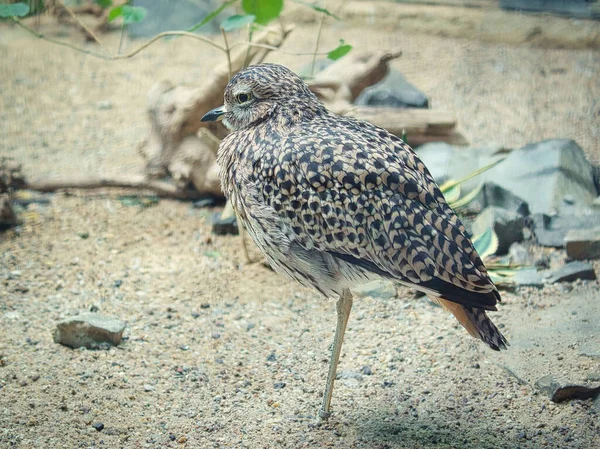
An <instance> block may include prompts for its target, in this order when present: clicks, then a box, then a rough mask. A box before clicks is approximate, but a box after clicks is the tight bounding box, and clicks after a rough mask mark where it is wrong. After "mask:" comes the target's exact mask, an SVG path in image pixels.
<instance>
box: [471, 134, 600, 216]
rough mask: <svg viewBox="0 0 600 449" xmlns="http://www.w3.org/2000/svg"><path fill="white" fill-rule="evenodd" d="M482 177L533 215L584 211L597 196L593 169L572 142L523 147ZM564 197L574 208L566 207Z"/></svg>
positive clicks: (551, 141) (550, 141)
mask: <svg viewBox="0 0 600 449" xmlns="http://www.w3.org/2000/svg"><path fill="white" fill-rule="evenodd" d="M482 176H483V177H484V178H485V180H486V182H487V181H491V182H494V183H495V184H497V185H499V186H501V187H503V188H505V189H506V190H509V191H510V192H512V193H513V194H515V195H517V196H519V197H521V198H523V200H525V201H526V202H527V204H528V205H529V209H530V210H531V213H533V214H536V213H542V214H547V215H554V214H555V213H556V212H559V211H560V210H561V208H563V207H566V206H568V207H567V208H568V209H569V211H573V210H583V209H586V208H589V207H590V206H591V205H592V203H593V201H594V199H595V198H596V196H598V192H597V191H596V186H595V184H594V167H593V166H592V164H590V163H589V162H588V160H587V159H586V156H585V153H584V152H583V150H582V149H581V148H580V147H579V146H578V145H577V144H576V143H575V142H574V141H572V140H564V139H554V140H545V141H542V142H538V143H532V144H529V145H526V146H524V147H522V148H519V149H517V150H514V151H512V152H511V153H510V154H509V155H508V157H507V158H506V159H505V160H504V161H503V162H502V163H501V164H498V165H497V166H495V167H494V168H492V169H490V170H489V171H487V172H485V173H483V174H482ZM565 197H567V199H568V200H569V201H571V202H574V204H570V205H565V203H564V201H563V199H564V198H565Z"/></svg>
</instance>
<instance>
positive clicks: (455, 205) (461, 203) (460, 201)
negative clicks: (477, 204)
mask: <svg viewBox="0 0 600 449" xmlns="http://www.w3.org/2000/svg"><path fill="white" fill-rule="evenodd" d="M456 187H458V186H456ZM481 189H483V181H482V182H480V183H479V185H478V186H477V187H475V188H474V189H473V190H471V191H470V192H469V193H467V194H466V195H465V196H463V197H462V198H457V199H456V200H455V201H452V202H451V201H448V204H449V205H450V207H451V208H452V209H460V208H461V207H465V206H466V205H467V204H469V203H470V202H471V201H473V200H474V199H475V198H477V195H479V192H481Z"/></svg>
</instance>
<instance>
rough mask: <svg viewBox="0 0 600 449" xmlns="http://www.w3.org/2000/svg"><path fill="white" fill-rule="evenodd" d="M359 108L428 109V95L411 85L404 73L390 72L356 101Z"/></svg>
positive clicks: (363, 92) (362, 93)
mask: <svg viewBox="0 0 600 449" xmlns="http://www.w3.org/2000/svg"><path fill="white" fill-rule="evenodd" d="M354 104H357V105H359V106H387V107H394V108H401V107H410V108H427V107H429V99H428V98H427V95H425V94H424V93H423V92H421V91H420V90H419V89H417V88H416V87H415V86H413V85H412V84H411V83H409V82H408V81H407V80H406V78H405V77H404V75H402V73H400V72H398V71H397V70H394V69H392V70H390V71H389V73H388V74H387V76H386V77H385V78H384V79H383V80H381V81H380V82H379V83H377V84H375V85H373V86H370V87H368V88H366V89H365V90H364V91H362V92H361V94H360V95H359V96H358V97H357V98H356V100H354Z"/></svg>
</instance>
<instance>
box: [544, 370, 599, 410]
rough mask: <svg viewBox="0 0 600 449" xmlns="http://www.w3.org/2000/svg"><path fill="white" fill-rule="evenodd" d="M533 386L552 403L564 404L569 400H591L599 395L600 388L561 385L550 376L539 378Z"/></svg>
mask: <svg viewBox="0 0 600 449" xmlns="http://www.w3.org/2000/svg"><path fill="white" fill-rule="evenodd" d="M535 386H536V388H537V389H538V390H540V391H541V392H542V393H544V394H546V395H547V396H548V397H549V398H550V399H551V400H552V402H557V403H558V402H565V401H568V400H570V399H583V400H585V399H592V398H595V397H596V396H598V394H599V393H600V387H593V386H588V385H561V384H560V382H559V381H558V380H557V379H556V378H555V377H554V376H553V375H551V374H547V375H545V376H542V377H540V378H539V379H538V380H537V381H536V382H535Z"/></svg>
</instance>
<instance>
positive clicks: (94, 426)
mask: <svg viewBox="0 0 600 449" xmlns="http://www.w3.org/2000/svg"><path fill="white" fill-rule="evenodd" d="M92 427H93V428H94V429H96V430H97V431H98V432H100V431H101V430H102V429H104V424H102V423H101V422H97V423H95V424H93V425H92Z"/></svg>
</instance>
